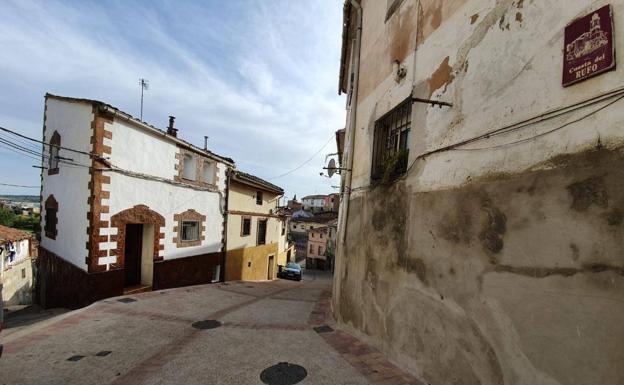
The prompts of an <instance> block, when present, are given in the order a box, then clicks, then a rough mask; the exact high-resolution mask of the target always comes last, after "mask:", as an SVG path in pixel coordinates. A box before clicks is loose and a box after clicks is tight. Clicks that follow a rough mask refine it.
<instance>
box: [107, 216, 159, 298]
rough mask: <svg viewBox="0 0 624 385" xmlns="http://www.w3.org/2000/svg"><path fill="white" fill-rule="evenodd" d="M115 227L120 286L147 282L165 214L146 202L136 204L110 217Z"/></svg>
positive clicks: (148, 283)
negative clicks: (122, 272)
mask: <svg viewBox="0 0 624 385" xmlns="http://www.w3.org/2000/svg"><path fill="white" fill-rule="evenodd" d="M111 226H112V227H116V228H117V237H116V238H117V266H118V267H121V268H123V269H124V270H125V272H124V275H125V278H124V286H126V287H132V286H138V285H141V286H151V285H152V279H153V272H154V261H159V260H161V259H162V257H160V256H159V251H160V250H161V248H162V247H161V245H160V239H164V237H165V234H164V232H161V229H162V230H163V231H164V226H165V218H164V217H163V216H162V215H160V214H158V213H157V212H156V211H153V210H151V209H150V208H149V207H148V206H146V205H136V206H134V207H132V208H130V209H127V210H123V211H120V212H119V213H117V214H115V215H113V216H112V217H111Z"/></svg>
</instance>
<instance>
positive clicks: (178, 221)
mask: <svg viewBox="0 0 624 385" xmlns="http://www.w3.org/2000/svg"><path fill="white" fill-rule="evenodd" d="M173 220H174V222H175V226H174V227H173V232H174V237H173V243H174V244H175V245H176V246H177V247H178V248H181V247H193V246H201V244H202V242H203V241H205V240H206V236H205V233H206V227H205V223H206V216H205V215H202V214H200V213H199V212H197V211H195V210H193V209H188V210H186V211H184V212H181V213H179V214H174V215H173ZM184 222H197V223H198V225H197V226H198V238H197V239H195V240H183V239H182V236H183V235H184V234H183V231H184V230H183V223H184Z"/></svg>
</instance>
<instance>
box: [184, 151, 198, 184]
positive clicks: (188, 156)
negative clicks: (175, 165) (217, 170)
mask: <svg viewBox="0 0 624 385" xmlns="http://www.w3.org/2000/svg"><path fill="white" fill-rule="evenodd" d="M187 159H190V161H189V164H188V165H187ZM188 166H194V167H188ZM190 169H193V171H192V173H193V175H194V178H193V179H191V178H187V177H188V176H190V175H187V173H191V171H189V170H190ZM182 179H184V180H188V181H191V182H197V157H196V156H195V155H194V154H191V153H186V154H184V155H182Z"/></svg>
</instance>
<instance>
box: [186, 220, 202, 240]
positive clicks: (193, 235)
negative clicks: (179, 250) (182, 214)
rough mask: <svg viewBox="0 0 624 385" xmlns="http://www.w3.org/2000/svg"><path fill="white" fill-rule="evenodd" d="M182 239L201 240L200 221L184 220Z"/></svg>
mask: <svg viewBox="0 0 624 385" xmlns="http://www.w3.org/2000/svg"><path fill="white" fill-rule="evenodd" d="M182 240H183V241H197V240H199V222H197V221H182Z"/></svg>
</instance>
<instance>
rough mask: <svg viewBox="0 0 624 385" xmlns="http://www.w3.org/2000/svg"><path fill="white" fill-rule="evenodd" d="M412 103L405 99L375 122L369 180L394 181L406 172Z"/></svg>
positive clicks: (409, 99)
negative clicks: (384, 179)
mask: <svg viewBox="0 0 624 385" xmlns="http://www.w3.org/2000/svg"><path fill="white" fill-rule="evenodd" d="M411 125H412V101H411V98H408V99H406V100H405V101H403V102H402V103H401V104H399V105H398V106H397V107H395V108H394V109H392V110H391V111H389V112H388V113H387V114H385V115H384V116H382V117H381V118H379V119H378V120H377V121H376V122H375V134H374V139H373V164H372V167H371V179H372V180H374V181H378V180H381V179H383V178H390V179H394V178H396V177H398V176H400V175H402V174H404V173H405V171H406V170H407V158H408V155H409V148H408V143H409V132H410V129H411Z"/></svg>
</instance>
